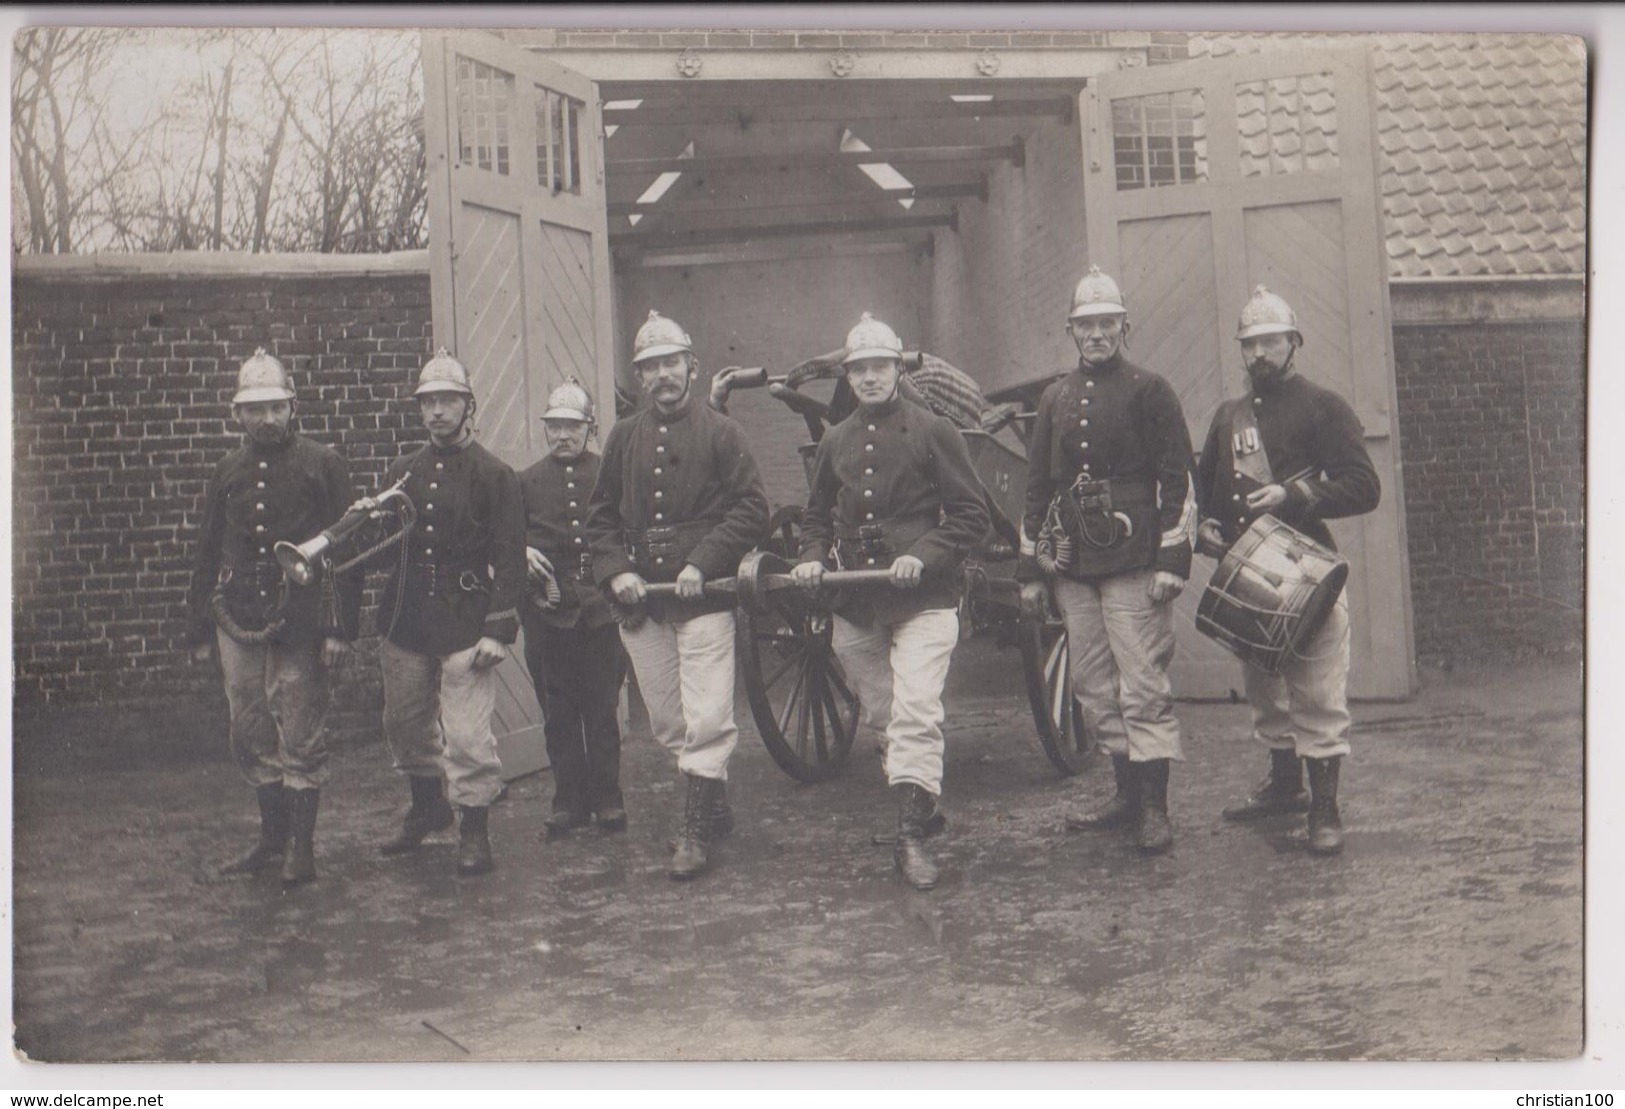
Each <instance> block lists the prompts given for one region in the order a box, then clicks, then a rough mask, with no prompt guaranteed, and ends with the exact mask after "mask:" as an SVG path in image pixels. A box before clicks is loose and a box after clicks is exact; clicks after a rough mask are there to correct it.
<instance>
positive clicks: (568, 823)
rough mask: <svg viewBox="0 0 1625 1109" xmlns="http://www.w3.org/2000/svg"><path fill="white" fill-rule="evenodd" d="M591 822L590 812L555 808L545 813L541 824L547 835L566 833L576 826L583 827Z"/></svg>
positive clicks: (573, 829)
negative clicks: (545, 817)
mask: <svg viewBox="0 0 1625 1109" xmlns="http://www.w3.org/2000/svg"><path fill="white" fill-rule="evenodd" d="M591 823H592V814H591V813H586V812H575V811H573V810H571V809H568V808H562V809H560V808H556V809H554V810H553V811H552V812H550V813H548V814H547V819H546V820H544V821H542V825H543V827H545V828H546V829H547V834H548V835H549V836H562V835H567V834H568V833H570V832H573V831H575V830H576V829H577V828H585V827H587V826H588V825H589V824H591Z"/></svg>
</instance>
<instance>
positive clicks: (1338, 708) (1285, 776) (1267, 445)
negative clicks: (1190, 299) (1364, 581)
mask: <svg viewBox="0 0 1625 1109" xmlns="http://www.w3.org/2000/svg"><path fill="white" fill-rule="evenodd" d="M1236 339H1237V340H1238V341H1239V342H1240V344H1241V356H1242V362H1243V364H1244V365H1245V366H1246V369H1247V378H1248V385H1249V387H1248V390H1247V394H1246V395H1245V396H1242V397H1239V398H1236V399H1234V400H1229V401H1226V402H1225V403H1224V404H1222V405H1220V406H1219V410H1218V411H1217V412H1216V413H1214V416H1213V424H1212V426H1211V427H1210V428H1209V429H1208V434H1207V440H1206V442H1205V443H1204V445H1203V447H1202V457H1201V462H1200V464H1199V465H1198V468H1197V480H1196V495H1197V501H1198V504H1199V505H1200V506H1201V521H1202V522H1201V525H1200V526H1199V528H1198V529H1197V549H1198V550H1200V551H1201V552H1202V553H1203V554H1207V555H1211V556H1212V557H1214V558H1223V557H1224V554H1225V552H1226V551H1228V550H1229V549H1230V545H1231V544H1233V543H1234V542H1235V541H1236V540H1237V539H1238V538H1240V536H1241V534H1242V533H1243V532H1244V531H1246V530H1247V527H1248V525H1249V524H1251V523H1252V522H1253V521H1254V520H1256V519H1257V518H1258V517H1260V516H1263V515H1266V514H1267V515H1270V516H1274V517H1276V518H1277V519H1279V520H1281V521H1282V522H1283V523H1285V524H1287V525H1289V526H1291V527H1294V528H1296V529H1298V530H1299V531H1301V532H1303V533H1304V534H1305V535H1307V536H1309V537H1310V538H1311V539H1314V540H1315V541H1317V542H1319V543H1321V544H1323V545H1325V546H1327V547H1331V548H1333V549H1335V545H1334V544H1333V542H1332V534H1331V531H1330V530H1329V529H1328V528H1327V527H1326V524H1325V522H1324V521H1326V520H1335V519H1340V518H1343V517H1348V516H1360V515H1363V514H1365V513H1367V512H1370V511H1372V510H1373V509H1375V508H1376V507H1377V503H1378V501H1379V500H1380V499H1381V496H1382V486H1381V482H1380V480H1379V479H1378V477H1377V471H1376V467H1374V466H1372V464H1371V457H1370V455H1369V454H1367V453H1366V449H1365V432H1364V429H1363V428H1361V426H1360V418H1359V417H1358V416H1356V415H1355V414H1354V409H1353V408H1351V407H1350V406H1349V404H1348V402H1347V401H1345V400H1344V399H1343V398H1342V397H1340V396H1338V395H1337V394H1336V393H1334V392H1332V391H1331V390H1330V389H1326V388H1323V387H1321V386H1319V385H1316V384H1315V383H1314V382H1312V381H1310V380H1308V379H1307V378H1305V377H1304V376H1303V374H1301V373H1299V372H1298V366H1297V363H1296V356H1297V353H1298V350H1299V349H1300V348H1301V347H1302V346H1303V332H1302V331H1300V330H1299V328H1298V317H1297V313H1295V312H1293V310H1292V306H1291V305H1290V304H1288V303H1287V302H1286V301H1285V300H1283V299H1282V298H1281V297H1279V296H1276V295H1275V294H1274V293H1272V292H1270V291H1269V290H1268V289H1266V288H1265V287H1264V286H1262V285H1260V286H1258V288H1257V290H1256V291H1255V292H1254V293H1253V296H1252V299H1251V300H1249V301H1248V302H1247V304H1246V306H1245V307H1244V308H1242V310H1241V322H1240V324H1239V326H1238V327H1237V330H1236ZM1243 669H1244V671H1245V678H1246V687H1247V702H1248V704H1250V705H1251V706H1252V710H1253V737H1254V738H1255V739H1256V740H1258V741H1259V742H1260V743H1262V744H1264V746H1266V747H1267V748H1269V752H1270V769H1269V773H1268V774H1267V775H1266V776H1265V778H1264V780H1263V781H1262V782H1261V783H1259V785H1258V786H1257V787H1256V788H1255V789H1254V791H1253V793H1252V795H1251V796H1249V797H1247V798H1246V799H1245V800H1243V801H1242V802H1240V803H1239V804H1236V805H1232V806H1230V807H1229V808H1227V809H1225V810H1224V816H1225V818H1226V819H1228V820H1242V821H1245V820H1257V819H1260V818H1263V817H1266V816H1273V815H1276V814H1281V813H1302V812H1307V813H1308V825H1309V850H1310V851H1311V852H1314V853H1316V854H1323V855H1331V854H1336V853H1337V852H1338V851H1341V850H1342V847H1343V824H1342V819H1341V817H1340V815H1339V813H1338V811H1337V778H1338V769H1339V767H1340V765H1341V763H1342V760H1343V756H1344V755H1346V754H1348V753H1349V742H1348V731H1349V725H1350V722H1351V721H1350V717H1349V708H1348V673H1349V613H1348V596H1347V594H1346V593H1345V594H1340V595H1339V596H1338V599H1337V603H1336V605H1334V606H1333V608H1332V610H1331V612H1330V613H1329V614H1328V616H1327V618H1326V620H1325V622H1324V623H1323V624H1322V625H1321V626H1320V628H1319V629H1318V630H1316V631H1315V633H1314V634H1313V635H1311V636H1310V637H1309V638H1308V639H1307V640H1306V641H1305V642H1304V643H1302V644H1301V645H1299V647H1298V648H1297V649H1296V650H1294V651H1292V652H1290V653H1289V654H1288V655H1287V658H1286V661H1285V662H1284V664H1283V666H1282V668H1281V673H1280V674H1278V675H1276V676H1274V677H1272V676H1270V675H1268V674H1266V673H1264V672H1263V671H1262V670H1259V669H1258V668H1256V667H1253V666H1245V667H1244V668H1243ZM1305 764H1307V766H1308V769H1309V792H1308V793H1305V792H1304V789H1303V767H1304V765H1305Z"/></svg>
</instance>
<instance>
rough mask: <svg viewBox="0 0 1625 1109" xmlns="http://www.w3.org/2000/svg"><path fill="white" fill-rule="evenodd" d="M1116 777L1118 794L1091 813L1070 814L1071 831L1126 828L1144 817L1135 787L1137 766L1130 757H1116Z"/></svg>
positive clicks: (1114, 771) (1067, 822)
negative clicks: (1136, 819) (1138, 817)
mask: <svg viewBox="0 0 1625 1109" xmlns="http://www.w3.org/2000/svg"><path fill="white" fill-rule="evenodd" d="M1112 777H1113V778H1115V779H1116V780H1117V792H1116V793H1114V794H1112V799H1111V800H1110V801H1107V802H1106V803H1105V804H1104V805H1102V806H1101V807H1100V808H1098V809H1093V810H1091V811H1089V812H1082V813H1068V814H1067V816H1066V826H1067V827H1068V828H1070V829H1072V830H1073V831H1074V832H1094V831H1100V830H1102V829H1106V828H1124V827H1127V826H1128V825H1129V824H1131V823H1133V822H1134V818H1135V817H1137V816H1139V815H1140V802H1139V794H1138V793H1136V792H1135V788H1134V782H1135V778H1134V767H1133V765H1132V764H1131V763H1130V762H1129V761H1128V756H1127V755H1113V756H1112Z"/></svg>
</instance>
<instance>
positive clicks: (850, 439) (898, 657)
mask: <svg viewBox="0 0 1625 1109" xmlns="http://www.w3.org/2000/svg"><path fill="white" fill-rule="evenodd" d="M846 345H847V351H846V356H845V359H844V361H843V365H845V367H846V371H847V381H848V383H849V384H850V385H851V387H852V392H853V395H854V396H855V398H856V400H857V409H856V411H855V412H854V413H853V414H852V415H851V416H850V417H849V418H848V419H846V420H843V421H842V422H841V423H839V424H836V425H835V426H834V427H832V428H830V430H829V432H828V433H827V434H826V435H825V436H824V438H823V439H822V440H821V441H820V442H819V444H818V453H817V454H816V455H815V456H814V458H813V474H812V488H811V492H810V495H809V496H808V499H807V510H806V513H805V516H804V519H803V531H802V539H801V552H800V559H801V561H800V562H799V564H798V565H797V566H796V567H795V570H794V574H795V578H796V580H797V581H798V582H799V583H800V584H801V585H803V586H804V587H806V588H808V589H817V588H818V586H819V584H820V582H821V580H822V578H823V576H824V571H825V568H826V565H832V566H833V567H835V568H837V569H842V570H873V569H882V570H890V571H891V575H892V577H891V580H892V585H893V586H894V587H895V588H893V589H886V588H885V587H884V586H878V587H877V586H866V587H863V588H860V589H853V590H849V591H846V594H845V596H843V597H841V598H838V599H837V600H836V602H835V618H834V629H833V646H834V649H835V653H836V655H837V656H838V657H839V658H840V660H841V664H842V668H843V669H844V670H845V671H846V674H847V677H848V678H849V679H850V680H851V682H852V684H853V687H854V690H855V692H856V693H857V695H858V701H859V703H860V704H861V705H862V707H863V712H864V717H865V723H867V724H868V725H869V726H870V727H871V728H873V729H874V730H876V731H879V732H882V733H883V734H884V736H885V764H886V781H887V784H888V785H890V786H891V787H892V790H893V792H894V793H895V794H896V796H897V840H896V848H895V850H894V853H893V861H894V862H895V864H896V866H897V868H898V870H899V871H901V872H902V875H903V878H904V880H905V881H907V882H908V883H909V884H910V885H912V886H914V887H915V888H916V889H922V890H924V889H930V888H932V887H933V886H935V885H936V883H937V867H936V863H935V861H934V860H933V859H932V858H931V856H930V855H929V854H928V853H927V851H926V848H925V839H926V836H927V835H928V833H929V829H928V825H930V824H932V823H940V818H937V798H939V797H940V796H941V795H942V760H943V747H944V745H943V738H942V721H943V718H944V713H943V707H942V687H943V684H944V682H946V681H947V678H948V663H949V661H950V659H951V658H952V656H953V650H954V645H955V644H956V643H957V642H958V641H959V612H958V607H957V606H958V587H959V579H960V573H959V571H960V566H961V565H962V564H963V563H964V561H965V557H966V555H968V554H969V553H970V552H971V550H972V549H973V548H975V547H976V545H977V544H979V543H981V542H982V541H983V540H984V539H986V538H987V536H988V531H989V528H990V526H991V521H990V519H989V517H988V512H987V508H986V505H985V494H984V492H983V489H982V484H981V482H980V480H978V478H977V476H976V471H975V469H974V467H973V466H972V464H971V459H970V453H969V452H968V451H967V450H966V448H965V441H964V439H963V438H962V437H961V436H960V434H959V430H958V429H957V428H956V427H955V426H954V425H953V423H952V422H950V421H949V420H948V419H946V418H945V417H942V416H937V415H934V414H932V413H931V412H930V411H928V410H927V409H925V408H924V407H922V406H920V405H918V404H913V403H910V402H908V401H906V400H904V399H903V397H902V395H901V394H900V392H899V389H898V382H899V380H900V378H901V376H902V369H903V362H902V358H903V344H902V342H901V341H900V340H899V339H898V337H897V334H896V332H894V331H893V330H892V329H891V328H890V327H887V326H886V325H885V324H884V323H881V322H880V321H879V320H876V319H874V318H872V317H871V316H870V315H869V314H868V313H867V312H865V313H864V314H863V318H862V319H861V320H859V322H858V325H857V326H856V327H854V328H853V329H852V331H851V333H850V334H849V335H848V336H847V340H846ZM934 818H937V819H936V820H934Z"/></svg>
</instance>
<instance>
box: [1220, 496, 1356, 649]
mask: <svg viewBox="0 0 1625 1109" xmlns="http://www.w3.org/2000/svg"><path fill="white" fill-rule="evenodd" d="M1348 576H1349V564H1348V562H1347V561H1346V560H1345V559H1344V558H1343V557H1342V556H1341V555H1339V554H1338V553H1337V552H1336V551H1333V550H1330V549H1329V548H1326V547H1323V546H1321V545H1320V544H1319V543H1316V542H1315V541H1314V540H1313V539H1311V538H1309V537H1308V536H1307V535H1304V534H1303V533H1302V532H1300V531H1298V530H1297V529H1296V528H1293V527H1289V526H1288V525H1286V524H1284V523H1282V522H1281V521H1280V520H1277V519H1275V518H1274V517H1273V516H1261V517H1259V518H1258V519H1257V520H1254V521H1253V523H1252V526H1251V527H1249V528H1248V529H1247V530H1246V531H1245V532H1243V533H1242V536H1241V538H1240V539H1238V540H1236V542H1235V544H1234V545H1233V546H1232V547H1231V548H1230V550H1229V551H1228V552H1226V553H1225V556H1224V557H1223V558H1222V559H1220V560H1219V568H1218V569H1217V570H1216V571H1214V574H1213V580H1212V581H1211V582H1210V583H1209V584H1208V587H1207V589H1206V590H1205V591H1204V592H1203V593H1202V599H1201V600H1200V601H1199V602H1198V603H1197V606H1196V630H1197V631H1199V632H1201V633H1202V634H1203V635H1205V636H1208V637H1209V638H1210V639H1213V640H1215V641H1217V642H1218V643H1219V644H1220V645H1222V646H1223V647H1225V648H1226V649H1227V650H1229V651H1230V652H1231V653H1232V654H1234V655H1236V657H1238V658H1240V659H1241V661H1242V662H1245V663H1246V664H1247V665H1249V666H1256V667H1257V668H1258V669H1260V670H1262V671H1263V672H1264V673H1266V674H1271V675H1274V674H1279V673H1280V672H1281V667H1282V666H1283V665H1284V664H1285V662H1286V659H1287V656H1288V654H1290V653H1292V652H1294V651H1296V650H1297V649H1298V647H1299V646H1300V645H1301V644H1302V643H1303V642H1304V641H1305V640H1307V639H1308V638H1309V637H1310V636H1312V635H1314V634H1315V632H1316V631H1318V630H1319V628H1320V625H1321V623H1322V622H1323V621H1324V620H1325V619H1326V616H1327V614H1328V613H1330V612H1331V610H1332V606H1333V605H1335V604H1336V603H1337V598H1338V595H1339V594H1341V593H1342V592H1343V583H1344V582H1346V581H1347V580H1348Z"/></svg>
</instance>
